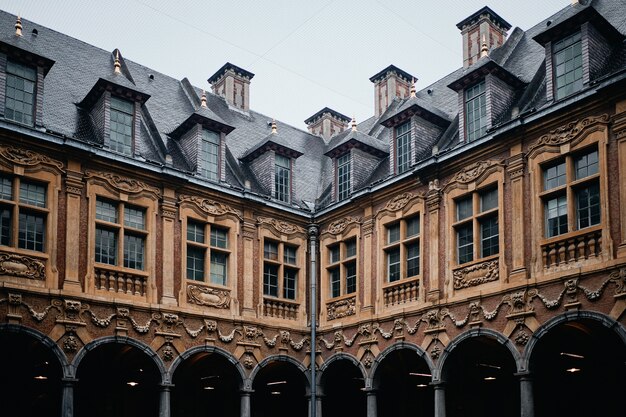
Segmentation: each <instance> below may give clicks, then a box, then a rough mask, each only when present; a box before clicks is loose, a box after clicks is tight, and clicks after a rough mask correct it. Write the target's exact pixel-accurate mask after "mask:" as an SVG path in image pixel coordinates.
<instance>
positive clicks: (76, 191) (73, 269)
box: [63, 160, 83, 292]
mask: <svg viewBox="0 0 626 417" xmlns="http://www.w3.org/2000/svg"><path fill="white" fill-rule="evenodd" d="M82 192H83V174H82V172H81V171H80V163H79V162H76V161H71V160H70V161H68V163H67V176H66V177H65V195H66V202H65V210H66V217H65V277H64V281H63V289H64V290H66V291H76V292H82V287H81V285H80V279H79V277H78V268H79V258H80V257H79V250H78V247H79V240H80V239H79V237H80V197H81V194H82Z"/></svg>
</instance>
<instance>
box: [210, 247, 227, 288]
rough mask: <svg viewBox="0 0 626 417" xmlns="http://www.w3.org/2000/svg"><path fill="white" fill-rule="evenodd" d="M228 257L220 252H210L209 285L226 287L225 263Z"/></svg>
mask: <svg viewBox="0 0 626 417" xmlns="http://www.w3.org/2000/svg"><path fill="white" fill-rule="evenodd" d="M227 258H228V256H227V255H226V254H225V253H221V252H213V251H212V252H211V283H212V284H218V285H226V272H227V271H226V268H227V266H226V261H227Z"/></svg>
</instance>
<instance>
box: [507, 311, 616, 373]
mask: <svg viewBox="0 0 626 417" xmlns="http://www.w3.org/2000/svg"><path fill="white" fill-rule="evenodd" d="M583 319H587V320H593V321H596V322H598V323H600V324H602V325H603V326H604V327H606V328H608V329H609V330H612V331H614V332H615V333H617V336H618V337H619V338H620V340H621V341H622V343H623V344H624V346H625V347H626V329H625V328H624V326H622V325H621V324H620V323H619V322H617V321H616V320H614V319H613V318H611V317H609V316H607V315H605V314H602V313H598V312H595V311H567V312H565V313H562V314H559V315H558V316H556V317H553V318H551V319H550V320H548V321H547V322H545V323H544V324H542V325H541V326H540V327H539V328H538V329H537V330H536V331H535V332H534V333H533V334H532V336H531V337H530V339H529V340H528V343H527V344H526V347H525V348H524V352H523V353H522V355H521V357H520V366H519V371H520V372H521V371H529V365H530V358H531V357H532V354H533V351H534V349H535V347H536V346H537V343H538V342H539V340H540V339H541V338H542V337H543V336H545V335H546V334H547V333H548V332H549V331H550V330H551V329H554V328H555V327H557V326H558V325H560V324H563V323H568V322H571V321H576V320H583Z"/></svg>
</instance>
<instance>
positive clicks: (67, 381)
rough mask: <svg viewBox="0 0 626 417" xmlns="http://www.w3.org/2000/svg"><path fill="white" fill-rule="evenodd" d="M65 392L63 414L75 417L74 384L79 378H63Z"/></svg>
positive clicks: (67, 416)
mask: <svg viewBox="0 0 626 417" xmlns="http://www.w3.org/2000/svg"><path fill="white" fill-rule="evenodd" d="M61 382H62V383H63V392H62V398H61V415H62V416H63V417H74V386H75V385H76V383H77V382H78V379H74V378H63V379H62V380H61Z"/></svg>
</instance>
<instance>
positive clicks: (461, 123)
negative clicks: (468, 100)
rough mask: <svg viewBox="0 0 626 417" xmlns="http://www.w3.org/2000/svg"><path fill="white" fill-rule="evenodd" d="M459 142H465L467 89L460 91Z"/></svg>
mask: <svg viewBox="0 0 626 417" xmlns="http://www.w3.org/2000/svg"><path fill="white" fill-rule="evenodd" d="M457 103H458V109H459V142H465V90H461V91H459V99H458V102H457Z"/></svg>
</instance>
